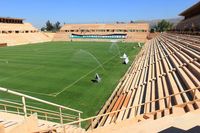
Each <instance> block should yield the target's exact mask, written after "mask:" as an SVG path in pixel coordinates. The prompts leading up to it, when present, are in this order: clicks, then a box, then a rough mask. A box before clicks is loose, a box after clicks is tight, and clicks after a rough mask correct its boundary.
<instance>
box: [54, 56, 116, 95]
mask: <svg viewBox="0 0 200 133" xmlns="http://www.w3.org/2000/svg"><path fill="white" fill-rule="evenodd" d="M117 56H118V55H117ZM115 57H116V56H113V57H112V58H110V59H109V60H107V61H105V62H104V63H103V64H102V65H104V64H106V63H107V62H109V61H111V60H112V59H113V58H115ZM100 67H101V66H100V65H99V66H97V67H96V68H94V69H92V70H91V71H90V72H88V73H87V74H85V75H83V76H82V77H80V78H79V79H78V80H76V81H74V82H73V83H72V84H70V85H68V86H67V87H65V88H63V89H62V90H61V91H60V92H58V93H52V94H55V96H56V97H57V96H58V95H60V94H61V93H63V92H64V91H66V90H67V89H68V88H70V87H72V86H73V85H75V84H76V83H77V82H79V81H80V80H81V79H83V78H85V77H87V76H88V75H89V74H90V73H92V72H93V71H95V70H96V69H98V68H100Z"/></svg>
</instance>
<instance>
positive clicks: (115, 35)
mask: <svg viewBox="0 0 200 133" xmlns="http://www.w3.org/2000/svg"><path fill="white" fill-rule="evenodd" d="M148 34H149V24H147V23H127V24H125V23H124V24H65V25H64V26H63V27H62V28H61V29H60V32H58V33H57V34H56V35H55V37H54V41H60V40H61V41H110V40H114V39H118V40H119V41H125V42H146V41H147V37H148Z"/></svg>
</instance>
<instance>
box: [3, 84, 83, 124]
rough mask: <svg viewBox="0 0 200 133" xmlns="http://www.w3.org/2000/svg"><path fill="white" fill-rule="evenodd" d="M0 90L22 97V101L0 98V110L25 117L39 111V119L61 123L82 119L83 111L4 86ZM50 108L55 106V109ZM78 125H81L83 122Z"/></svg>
mask: <svg viewBox="0 0 200 133" xmlns="http://www.w3.org/2000/svg"><path fill="white" fill-rule="evenodd" d="M0 91H1V93H2V94H5V93H7V94H11V95H12V96H17V97H19V98H20V99H21V101H20V102H16V101H11V100H7V99H0V107H1V108H0V112H7V113H13V114H17V115H23V116H24V117H25V118H26V117H28V116H30V115H32V114H33V113H37V116H38V118H39V119H43V120H47V121H52V122H56V123H60V124H61V125H63V124H64V123H67V122H73V121H77V120H81V114H82V113H83V112H81V111H79V110H76V109H72V108H69V107H66V106H62V105H59V104H55V103H52V102H48V101H45V100H41V99H39V98H35V97H32V96H29V95H25V94H22V93H19V92H16V91H12V90H8V89H5V88H2V87H0ZM28 100H29V101H33V102H34V103H37V104H38V103H41V106H35V105H34V106H33V105H32V104H30V105H28V102H27V101H28ZM50 108H53V110H52V109H50ZM78 125H79V126H81V123H79V124H78Z"/></svg>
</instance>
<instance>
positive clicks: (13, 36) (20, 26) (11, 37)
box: [0, 17, 53, 46]
mask: <svg viewBox="0 0 200 133" xmlns="http://www.w3.org/2000/svg"><path fill="white" fill-rule="evenodd" d="M23 21H24V19H20V18H5V17H0V46H15V45H21V44H29V43H39V42H47V41H51V40H52V38H53V37H49V35H46V34H44V33H41V32H39V31H38V29H37V28H35V27H34V26H33V25H32V24H31V23H24V22H23Z"/></svg>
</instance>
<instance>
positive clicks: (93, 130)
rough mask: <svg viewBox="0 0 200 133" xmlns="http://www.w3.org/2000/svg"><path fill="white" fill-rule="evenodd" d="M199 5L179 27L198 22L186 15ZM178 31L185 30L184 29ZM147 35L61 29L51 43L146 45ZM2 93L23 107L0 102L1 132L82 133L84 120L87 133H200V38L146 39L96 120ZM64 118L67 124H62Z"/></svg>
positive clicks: (104, 28)
mask: <svg viewBox="0 0 200 133" xmlns="http://www.w3.org/2000/svg"><path fill="white" fill-rule="evenodd" d="M198 5H199V3H198V4H196V5H195V6H193V7H192V8H190V9H188V10H187V11H185V12H184V13H183V14H185V13H186V12H189V17H186V19H185V20H183V21H182V22H181V23H180V25H181V24H183V23H185V22H186V21H187V23H189V25H190V24H191V23H192V24H195V23H196V19H193V17H192V18H191V16H192V15H194V14H193V13H192V14H190V13H191V12H190V11H191V10H192V9H193V8H194V7H197V6H198ZM198 11H199V10H198ZM195 14H196V13H195ZM198 14H199V13H198ZM196 16H198V15H197V14H196ZM197 20H198V21H197V22H199V19H197ZM3 21H4V22H5V20H3ZM8 21H9V22H10V20H8ZM126 26H127V27H126ZM190 26H191V25H190ZM180 27H182V26H180ZM183 27H185V26H183ZM192 27H193V26H192ZM182 30H186V32H187V28H186V29H184V28H183V29H182ZM7 31H9V30H7ZM14 32H16V30H14ZM2 34H4V33H2ZM8 34H12V33H8ZM14 34H15V33H14ZM23 34H24V33H23ZM137 34H138V35H137ZM147 35H148V24H114V25H107V24H93V25H87V24H80V25H64V26H63V27H62V28H61V31H60V32H59V33H57V34H56V35H55V38H54V41H55V40H64V41H70V40H77V41H79V40H81V41H82V40H87V41H88V40H89V41H90V40H93V41H94V40H96V41H105V40H106V41H107V40H108V41H110V40H112V39H119V40H120V41H128V42H129V41H141V42H145V41H146V37H147ZM0 91H1V92H2V93H9V94H12V95H15V96H20V97H21V99H22V104H19V103H16V102H14V101H6V100H0V101H1V102H0V105H1V106H2V107H3V108H2V109H1V110H0V132H1V133H15V132H16V131H17V132H20V133H29V132H34V133H41V132H43V133H48V132H59V133H72V132H73V133H84V132H86V131H85V130H84V129H82V128H81V124H82V123H84V122H85V123H86V122H89V123H90V125H89V126H88V129H87V132H88V133H121V132H126V133H132V132H133V131H134V132H137V133H140V132H143V133H149V132H150V133H151V132H153V133H154V132H170V133H171V132H172V133H173V132H199V131H200V129H199V123H200V37H199V36H195V35H184V34H177V33H175V32H174V33H161V34H159V35H157V36H156V37H155V38H153V39H151V40H149V41H147V42H146V43H145V45H144V46H143V48H142V50H141V51H140V53H139V54H138V55H137V57H136V59H135V60H134V62H133V63H132V65H131V66H130V68H129V69H128V71H127V72H126V74H125V75H124V76H123V77H122V79H121V80H120V82H119V84H118V85H117V87H116V89H115V90H114V92H113V93H112V95H111V96H110V98H109V99H108V100H107V102H106V103H105V105H104V107H103V108H102V109H101V110H100V112H99V113H98V115H97V116H94V117H90V118H85V119H83V118H81V114H82V112H81V111H79V110H74V109H72V108H68V107H65V106H62V105H57V104H54V103H50V102H47V101H44V100H41V99H37V98H34V97H31V96H28V95H24V94H21V93H18V92H14V91H11V90H8V89H5V88H1V87H0ZM26 99H28V100H30V99H31V100H34V101H35V102H40V103H42V104H47V105H49V106H53V107H55V108H58V109H59V111H55V110H54V111H52V110H48V109H41V108H38V107H32V106H27V105H26V104H27V103H26ZM9 109H10V110H9ZM64 110H70V111H72V114H70V113H69V114H65V113H63V112H64ZM33 112H34V113H38V114H39V115H38V116H37V115H34V114H33ZM74 114H76V115H74ZM22 116H24V117H22ZM24 118H25V119H24ZM39 118H44V119H45V120H44V119H43V120H41V119H39ZM53 119H57V120H59V121H60V123H56V122H54V121H52V120H53ZM66 119H67V120H68V121H70V122H68V123H64V122H63V121H64V120H66Z"/></svg>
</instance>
